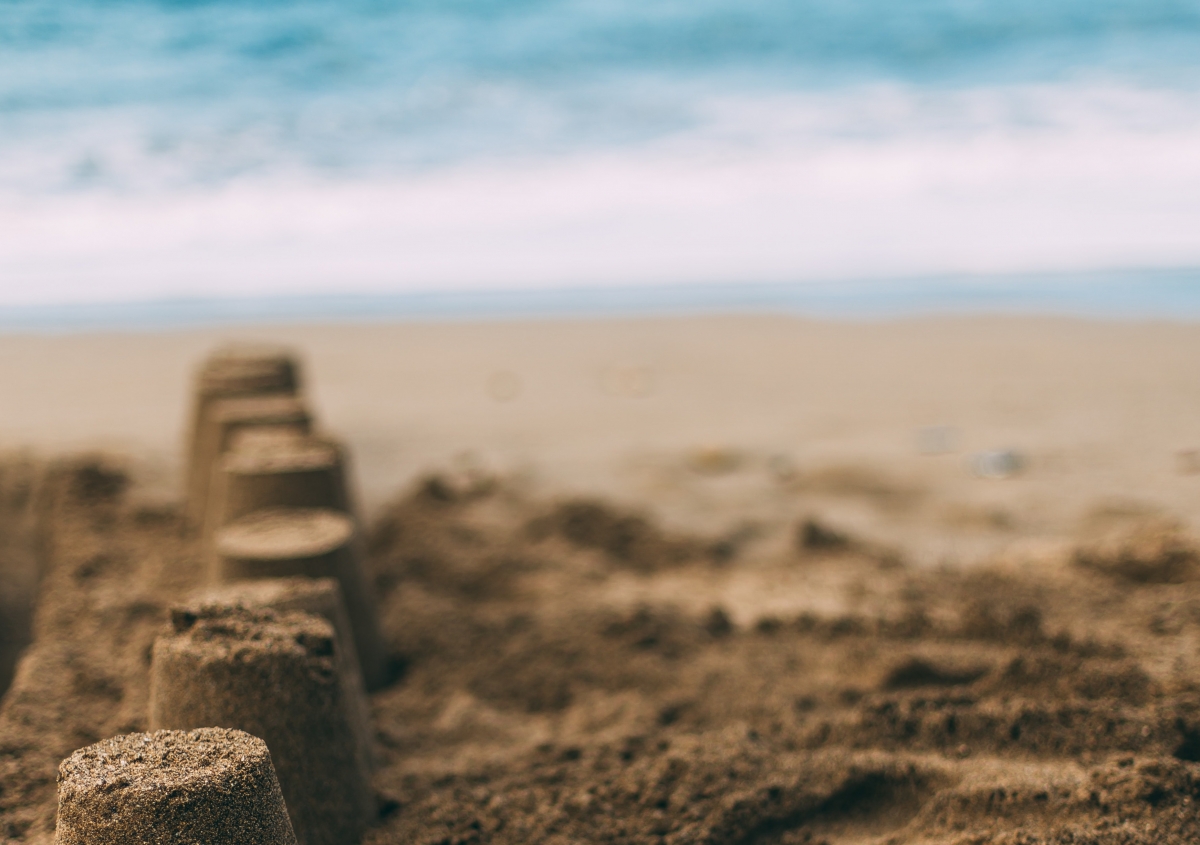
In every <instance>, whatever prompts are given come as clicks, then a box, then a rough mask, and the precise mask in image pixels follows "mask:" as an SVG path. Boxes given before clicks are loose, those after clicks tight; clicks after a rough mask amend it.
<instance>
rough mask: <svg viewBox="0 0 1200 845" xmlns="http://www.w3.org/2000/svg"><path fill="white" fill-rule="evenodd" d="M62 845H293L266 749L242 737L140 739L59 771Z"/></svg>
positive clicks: (121, 740) (210, 732) (114, 744)
mask: <svg viewBox="0 0 1200 845" xmlns="http://www.w3.org/2000/svg"><path fill="white" fill-rule="evenodd" d="M54 841H55V843H56V845H217V843H220V845H226V843H228V845H296V837H295V834H294V833H293V831H292V824H291V822H290V821H289V819H288V813H287V810H286V809H285V807H284V800H283V794H282V792H281V791H280V788H279V781H278V780H277V779H276V775H275V768H274V766H273V765H272V763H271V754H270V752H269V751H268V750H267V744H266V743H265V742H263V741H262V740H261V739H259V738H257V737H254V736H251V735H250V734H248V733H244V732H242V731H239V730H229V729H225V728H200V729H198V730H193V731H158V732H157V733H135V734H128V735H126V736H118V737H114V738H112V739H106V740H104V741H103V742H98V743H96V744H95V745H89V746H88V747H87V748H81V749H80V750H78V751H76V752H75V753H74V754H72V755H71V756H70V757H68V758H67V759H66V760H64V761H63V762H62V764H61V765H60V766H59V767H58V824H57V830H56V832H55V835H54Z"/></svg>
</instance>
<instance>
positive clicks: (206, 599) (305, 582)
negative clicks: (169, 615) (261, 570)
mask: <svg viewBox="0 0 1200 845" xmlns="http://www.w3.org/2000/svg"><path fill="white" fill-rule="evenodd" d="M326 596H334V597H336V598H337V600H338V601H341V587H339V586H338V582H337V581H336V580H335V579H333V578H305V577H304V576H302V575H296V576H293V577H291V578H260V579H258V580H254V581H234V582H232V583H230V584H218V585H216V586H213V587H205V588H203V589H201V590H198V591H196V592H195V593H193V594H192V597H191V598H192V604H194V605H196V606H203V605H233V606H238V605H243V606H247V607H267V606H269V605H272V604H275V603H283V602H288V601H293V600H304V599H309V598H313V597H321V598H324V597H326ZM188 606H189V607H191V605H188Z"/></svg>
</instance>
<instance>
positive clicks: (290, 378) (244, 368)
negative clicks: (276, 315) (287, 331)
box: [197, 344, 299, 395]
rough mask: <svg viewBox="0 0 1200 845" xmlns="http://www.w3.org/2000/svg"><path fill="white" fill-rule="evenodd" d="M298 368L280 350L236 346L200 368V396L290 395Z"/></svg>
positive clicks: (230, 347)
mask: <svg viewBox="0 0 1200 845" xmlns="http://www.w3.org/2000/svg"><path fill="white" fill-rule="evenodd" d="M298 369H299V367H298V365H297V363H296V358H295V356H294V355H293V354H292V353H291V352H290V351H289V350H287V349H284V348H282V347H275V346H267V345H254V344H235V345H230V346H226V347H222V348H221V349H218V350H217V351H216V352H214V353H213V354H212V355H210V356H209V357H208V359H207V360H205V362H204V364H203V365H202V366H201V368H200V372H199V376H198V379H197V380H198V386H199V388H200V392H201V393H204V394H209V395H220V394H222V393H244V392H253V391H255V390H277V391H283V392H288V391H293V390H295V389H296V386H297V381H298V379H297V371H298Z"/></svg>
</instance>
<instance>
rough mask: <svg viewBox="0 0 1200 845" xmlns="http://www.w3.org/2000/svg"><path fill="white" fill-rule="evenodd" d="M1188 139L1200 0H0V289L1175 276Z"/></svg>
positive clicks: (270, 293)
mask: <svg viewBox="0 0 1200 845" xmlns="http://www.w3.org/2000/svg"><path fill="white" fill-rule="evenodd" d="M1197 140H1200V0H1190V1H1189V0H910V1H909V2H894V0H891V1H889V0H791V1H790V2H788V0H689V1H688V2H684V0H661V1H660V2H647V0H641V2H633V0H608V1H607V2H604V1H603V0H486V1H485V0H481V1H480V2H466V0H439V1H438V2H433V0H410V2H382V1H381V0H373V1H372V2H364V1H363V0H338V2H334V0H294V1H293V2H283V0H270V1H268V2H264V0H258V1H257V2H249V0H236V2H235V0H194V1H192V2H185V1H183V0H178V1H177V2H166V0H158V2H150V0H0V305H3V304H5V303H10V304H18V303H26V304H30V303H32V304H37V303H39V302H46V303H51V302H57V303H64V304H69V303H81V302H89V301H107V300H121V301H132V300H137V301H145V300H161V299H164V298H167V299H170V298H172V297H184V298H187V297H192V298H200V299H204V298H205V297H216V298H222V297H226V298H227V297H231V296H232V297H236V296H240V295H247V296H259V297H262V296H265V297H267V298H268V299H269V298H271V297H276V298H278V297H281V296H282V297H287V296H293V295H299V296H309V295H313V296H323V295H330V294H343V293H350V294H355V295H357V294H362V295H364V296H367V295H371V296H374V295H392V294H405V295H408V294H410V293H412V294H422V293H438V292H454V291H466V292H470V291H476V290H510V289H521V288H523V287H526V284H525V282H524V281H523V280H526V279H528V280H530V281H529V283H528V286H529V287H531V288H537V289H539V290H543V289H564V288H565V289H574V290H583V289H592V288H599V289H604V288H605V287H610V288H611V289H612V290H614V291H615V290H617V289H626V288H631V287H637V286H638V285H643V284H645V285H649V286H650V287H651V288H654V289H658V288H660V287H662V286H664V285H665V286H667V287H668V288H670V287H672V286H687V285H706V284H718V285H724V286H726V287H728V286H729V285H735V286H736V285H738V284H746V285H751V286H753V285H767V286H768V287H769V286H771V285H776V284H792V283H795V284H799V285H801V286H803V284H805V283H808V282H814V283H815V282H819V281H822V280H828V279H838V278H845V279H862V278H869V279H874V280H879V279H882V280H886V279H888V278H893V277H894V278H895V279H899V280H904V279H909V280H911V279H913V278H917V277H923V278H934V279H945V278H950V277H954V276H956V275H962V276H964V277H967V276H975V275H978V274H980V273H982V274H984V275H987V274H995V275H997V278H1000V277H1008V276H1013V275H1014V274H1016V275H1018V276H1019V275H1021V274H1026V275H1027V274H1029V273H1034V274H1037V273H1050V274H1052V275H1053V274H1054V273H1060V272H1067V273H1083V274H1085V276H1086V274H1087V273H1094V272H1101V271H1105V270H1107V269H1111V268H1113V267H1122V268H1130V267H1133V268H1135V269H1136V268H1138V267H1145V268H1147V269H1151V270H1154V271H1156V272H1157V271H1161V270H1164V269H1172V268H1174V269H1180V270H1186V269H1187V268H1190V267H1194V266H1200V229H1198V230H1197V234H1196V235H1195V236H1190V235H1189V234H1188V232H1189V231H1190V229H1189V224H1190V222H1191V221H1196V222H1200V201H1198V200H1197V198H1196V196H1195V194H1196V191H1195V188H1196V186H1198V185H1200V176H1198V175H1197V173H1196V172H1193V171H1192V170H1191V169H1189V168H1190V165H1188V160H1187V149H1188V148H1189V145H1190V144H1191V143H1192V142H1193V141H1197ZM846 151H849V153H846ZM844 154H846V155H848V154H852V155H853V156H856V158H853V160H852V161H850V162H849V163H841V164H839V162H842V161H843V155H844ZM1198 155H1200V154H1198ZM1172 156H1174V157H1175V158H1172ZM1058 159H1061V160H1063V161H1065V162H1068V163H1071V167H1074V166H1075V164H1073V163H1078V170H1070V172H1067V173H1066V174H1065V175H1062V176H1061V182H1060V183H1055V184H1049V183H1047V181H1046V180H1043V179H1041V178H1039V177H1038V176H1036V175H1032V176H1030V177H1029V180H1028V181H1029V184H1024V183H1020V184H1018V182H1020V178H1021V174H1023V173H1026V172H1028V173H1033V174H1036V169H1035V168H1036V167H1037V166H1044V167H1045V168H1046V170H1047V172H1048V173H1050V174H1052V177H1053V178H1056V179H1057V178H1059V177H1058V176H1056V175H1054V174H1058V173H1060V172H1062V170H1063V168H1061V167H1058V166H1057V165H1055V164H1054V161H1056V160H1058ZM1089 161H1096V162H1100V164H1096V165H1095V167H1094V168H1093V169H1090V170H1089V169H1087V166H1085V165H1086V163H1087V162H1089ZM1105 161H1108V162H1110V165H1109V166H1108V167H1107V168H1105V167H1104V166H1103V162H1105ZM730 162H732V163H733V165H736V167H735V168H734V169H733V170H731V169H730V167H732V166H733V165H730V164H729V163H730ZM1026 162H1028V163H1029V167H1026V165H1025V163H1026ZM1038 162H1048V163H1046V164H1044V165H1038ZM1156 162H1158V164H1156ZM997 163H1001V164H1002V165H1003V168H1007V169H1006V170H1002V171H1001V170H997V167H998V166H1000V165H998V164H997ZM1089 166H1090V165H1089ZM672 168H680V172H678V173H676V172H675V171H674V170H672ZM687 168H690V169H687ZM806 168H807V169H806ZM943 168H944V169H943ZM1156 168H1157V169H1156ZM1181 168H1182V169H1181ZM876 172H878V174H879V175H878V176H877V177H876V176H871V177H870V179H868V178H867V177H865V176H864V177H862V179H861V180H859V181H856V178H857V177H854V174H859V173H867V174H875V173H876ZM662 173H668V174H669V178H668V176H664V177H663V182H662V184H659V183H658V182H657V181H655V180H657V179H658V178H659V174H662ZM828 173H835V174H838V175H837V179H839V180H841V181H838V182H836V184H834V185H833V187H822V188H820V190H817V189H814V193H813V197H814V198H812V199H811V200H810V199H806V197H807V196H808V189H809V186H811V185H818V186H819V185H823V184H824V182H823V180H824V179H825V177H826V174H828ZM847 173H849V174H851V175H850V176H846V175H845V174H847ZM578 174H584V175H578ZM913 174H916V175H915V176H914V175H913ZM852 177H854V178H852ZM576 178H578V183H577V184H576V183H575V182H574V181H573V180H575V179H576ZM789 179H790V180H791V181H787V180H789ZM438 180H442V181H438ZM872 180H873V181H872ZM860 182H863V183H865V184H866V187H863V185H862V184H860ZM651 183H653V184H651ZM430 185H432V186H433V187H429V186H430ZM442 185H444V186H445V187H444V188H443V187H439V186H442ZM498 185H499V186H500V187H497V186H498ZM773 185H774V186H779V185H783V186H786V190H785V189H784V188H773V187H772V186H773ZM876 185H878V186H880V187H878V188H875V187H873V186H876ZM897 185H899V186H900V187H896V186H897ZM639 187H644V191H642V192H640V193H639ZM421 191H426V193H427V195H428V196H429V197H432V198H433V199H432V200H427V199H421V200H420V201H419V202H418V201H417V200H414V199H412V198H413V197H414V196H418V195H420V196H425V195H426V194H420V192H421ZM555 191H557V192H558V193H555ZM821 191H824V192H825V193H821ZM905 191H907V193H904V192H905ZM611 192H616V193H617V194H619V195H618V196H616V197H615V198H614V197H613V196H610V193H611ZM498 193H503V194H506V195H511V196H512V197H513V198H514V200H513V203H509V204H507V205H503V207H501V206H499V205H497V204H496V203H495V202H494V201H495V197H496V196H497V194H498ZM551 195H552V196H553V197H554V199H553V201H545V202H543V201H542V200H540V199H538V198H541V197H545V196H551ZM643 196H646V197H652V198H653V207H652V208H647V203H646V202H644V201H643ZM698 196H700V197H710V198H713V199H712V200H711V203H710V205H711V207H708V206H704V202H703V200H701V201H698V200H697V197H698ZM281 197H282V198H284V199H280V198H281ZM439 197H449V198H450V199H448V200H447V202H448V203H453V204H454V207H453V208H451V209H450V210H446V211H443V212H437V213H434V214H433V215H432V216H431V217H430V218H429V219H425V216H424V215H423V214H422V212H421V208H422V207H423V205H422V204H425V205H429V204H431V203H432V204H435V205H436V204H437V202H438V199H437V198H439ZM830 197H833V198H834V199H835V200H836V201H837V202H838V203H840V204H839V205H838V207H837V208H836V209H835V210H833V211H829V212H827V210H826V209H828V208H829V207H830V199H829V198H830ZM843 197H846V199H845V200H844V202H843V200H842V198H843ZM526 198H532V199H528V200H526ZM413 203H417V205H416V206H415V207H414V206H413ZM539 203H540V204H539ZM698 207H703V208H704V213H703V216H702V217H698V216H697V213H696V212H695V210H696V209H697V208H698ZM722 208H724V209H725V211H721V209H722ZM1047 209H1048V210H1047ZM1097 209H1101V210H1102V211H1103V213H1101V212H1100V211H1098V210H1097ZM1040 210H1047V211H1046V215H1047V216H1046V222H1044V223H1036V222H1028V221H1030V219H1031V215H1034V214H1037V213H1041V212H1040ZM241 214H244V215H246V220H247V221H248V223H247V224H246V225H242V224H241V223H236V224H235V223H230V220H231V219H233V218H234V217H236V216H237V215H241ZM438 214H440V215H441V216H438ZM722 215H724V216H722ZM755 215H760V216H761V219H760V218H759V217H755ZM414 219H415V220H416V223H417V224H419V225H416V226H414V224H413V222H412V221H413V220H414ZM468 219H469V220H470V221H471V222H470V224H469V225H468V224H467V223H464V222H463V221H464V220H468ZM860 219H863V220H866V221H867V222H866V223H864V224H863V227H862V228H861V229H858V228H856V227H857V225H858V224H857V221H859V220H860ZM513 220H519V221H523V222H521V224H520V227H519V228H514V227H515V226H516V224H514V223H513ZM756 220H759V221H760V222H753V221H756ZM789 220H794V226H789V225H785V224H787V223H788V221H789ZM830 220H832V221H834V222H832V223H829V225H830V229H829V231H828V232H826V231H825V230H823V229H822V230H820V233H819V234H814V235H813V240H814V242H816V244H817V246H814V247H813V248H812V249H807V248H806V249H807V251H806V250H805V249H799V248H798V247H796V246H795V245H794V244H790V245H789V244H788V243H787V241H788V239H789V235H788V232H790V231H797V232H804V231H813V232H816V231H817V229H816V228H813V227H814V226H817V227H818V228H819V225H824V224H825V223H827V222H829V221H830ZM892 220H896V221H897V222H898V223H906V224H908V225H909V226H910V228H911V230H912V231H911V232H909V233H907V234H905V235H903V236H902V237H901V236H897V238H896V239H897V241H898V243H896V244H890V245H888V246H887V247H886V248H882V249H881V248H878V247H877V246H876V244H879V243H881V242H887V241H889V240H890V238H891V234H890V233H891V232H892V231H893V228H892V226H891V223H890V221H892ZM960 220H961V221H965V222H963V232H962V233H959V234H955V235H939V234H938V233H939V232H942V231H944V230H945V229H946V227H947V225H952V224H954V223H955V221H960ZM164 221H168V222H164ZM331 221H332V222H331ZM377 221H382V222H380V223H379V224H378V225H377ZM922 221H924V222H922ZM1164 221H1165V222H1164ZM1026 222H1028V226H1027V227H1026V228H1027V230H1026V228H1022V227H1023V226H1025V224H1026ZM384 223H386V226H384V225H383V224H384ZM776 223H779V224H780V226H779V232H778V233H777V234H770V233H768V234H761V233H762V232H764V231H766V230H769V229H770V228H771V227H772V226H773V225H775V224H776ZM150 224H153V225H150ZM160 225H161V228H158V227H159V226H160ZM426 225H427V226H428V227H429V228H428V231H426V230H425V229H423V228H421V227H422V226H426ZM739 225H745V227H746V229H747V234H745V235H733V234H730V235H728V237H729V239H730V243H729V248H728V249H727V250H725V251H720V250H718V251H716V252H715V253H714V254H713V255H712V256H711V257H708V256H700V257H695V253H694V251H692V252H689V249H688V245H689V244H692V243H696V244H702V245H705V247H706V248H709V247H711V245H712V244H713V243H714V242H715V241H717V240H719V239H720V238H722V237H724V234H723V233H733V232H737V231H738V226H739ZM1047 226H1051V227H1054V229H1055V233H1056V234H1057V233H1058V231H1059V228H1060V227H1061V233H1062V237H1061V238H1053V239H1050V240H1051V241H1061V244H1055V243H1053V242H1052V243H1050V244H1046V243H1043V242H1042V240H1043V239H1042V236H1041V234H1040V233H1043V232H1044V231H1045V230H1046V227H1047ZM387 227H390V228H387ZM606 227H607V228H606ZM491 232H504V233H505V235H504V243H503V244H501V245H492V246H487V247H486V248H484V247H480V249H486V250H487V251H485V252H481V253H480V257H479V259H478V261H477V262H475V263H464V262H463V261H462V260H461V255H455V253H460V252H462V251H464V250H468V251H469V250H470V249H473V248H475V247H473V246H472V245H473V244H477V243H480V241H481V233H483V235H487V234H488V233H491ZM6 233H7V234H6ZM755 233H759V234H755ZM993 233H994V235H995V236H996V237H995V238H993V237H991V236H992V234H993ZM768 235H769V236H768ZM6 238H7V241H6ZM406 238H409V239H410V240H411V241H413V242H414V243H415V244H416V247H414V245H413V243H410V242H409V241H408V240H405V239H406ZM754 238H760V239H761V241H755V240H754ZM1005 238H1011V240H1012V243H1011V246H1008V247H1005V248H1004V249H1001V248H1000V247H996V248H995V249H992V248H991V247H989V246H988V245H989V244H990V243H992V242H993V241H995V240H997V239H999V240H1004V239H1005ZM439 239H441V240H444V241H445V243H446V244H448V245H449V246H447V247H446V248H445V249H444V250H443V252H438V251H437V250H434V249H433V248H432V247H430V250H429V254H428V255H426V254H425V253H423V252H422V253H421V254H420V257H419V258H414V257H413V256H414V254H415V252H416V251H419V250H420V249H423V248H424V247H423V246H422V245H423V244H429V243H433V242H439V243H440V242H441V241H440V240H439ZM752 241H753V242H752ZM860 241H861V243H860ZM976 241H978V243H976ZM739 244H740V245H739ZM558 245H562V251H563V253H564V254H563V255H562V256H557V257H555V258H554V260H553V261H548V260H547V261H540V262H539V260H535V258H536V256H537V255H538V254H544V253H546V252H547V251H550V250H552V249H553V248H555V247H556V246H558ZM522 250H524V252H522ZM739 250H740V251H739ZM989 250H990V251H989ZM305 251H309V252H311V255H310V254H309V252H305ZM301 253H304V257H303V258H301V257H300V254H301ZM443 254H444V255H446V261H444V262H443V261H441V260H440V258H439V256H441V255H443ZM614 254H623V255H625V254H627V255H629V256H630V258H629V259H628V260H627V261H624V262H613V261H611V260H610V259H611V257H612V256H613V255H614ZM531 256H532V257H531ZM872 256H873V257H872ZM759 258H761V261H759V260H758V259H759ZM289 261H294V264H290V263H288V262H289ZM210 262H211V263H210ZM739 268H745V270H744V277H742V276H743V274H742V272H741V271H740V269H739ZM1014 277H1015V276H1014ZM898 284H900V283H899V282H898ZM964 284H966V285H967V287H970V283H964ZM905 285H907V287H904V286H905ZM656 286H657V287H656ZM884 287H885V288H886V285H885V286H884ZM901 287H903V289H905V290H911V289H912V286H911V283H910V282H908V281H905V282H903V283H902V284H901ZM901 287H897V288H895V289H896V290H899V289H901Z"/></svg>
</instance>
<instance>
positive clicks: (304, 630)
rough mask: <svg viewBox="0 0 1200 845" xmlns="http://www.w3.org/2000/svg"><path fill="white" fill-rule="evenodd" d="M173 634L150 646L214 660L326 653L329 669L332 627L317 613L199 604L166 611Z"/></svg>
mask: <svg viewBox="0 0 1200 845" xmlns="http://www.w3.org/2000/svg"><path fill="white" fill-rule="evenodd" d="M171 627H172V628H173V629H174V631H175V635H174V636H169V637H160V638H159V639H158V641H157V643H156V644H155V648H158V647H160V646H161V647H164V648H187V649H188V650H190V651H198V652H202V653H204V654H207V655H208V656H210V657H212V658H214V659H220V660H227V659H229V658H231V657H237V658H248V657H250V656H251V655H254V654H257V655H291V656H294V657H304V658H328V659H329V667H328V668H329V669H330V670H331V671H332V668H333V662H332V661H333V655H334V645H333V642H334V631H333V626H332V625H331V624H329V622H327V621H326V620H325V619H323V618H321V617H319V616H313V615H310V614H307V613H298V612H289V611H277V610H272V609H270V608H260V607H254V608H251V607H239V606H230V605H217V604H213V605H201V606H199V607H190V608H174V609H172V610H171Z"/></svg>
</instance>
